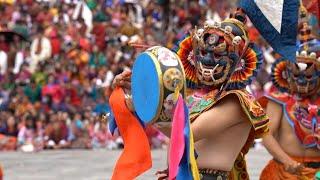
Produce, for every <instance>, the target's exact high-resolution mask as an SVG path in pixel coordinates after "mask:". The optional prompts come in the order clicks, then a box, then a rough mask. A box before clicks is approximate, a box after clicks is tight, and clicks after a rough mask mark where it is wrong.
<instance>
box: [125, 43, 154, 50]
mask: <svg viewBox="0 0 320 180" xmlns="http://www.w3.org/2000/svg"><path fill="white" fill-rule="evenodd" d="M128 45H129V46H131V47H134V48H137V49H148V48H151V47H153V46H151V45H146V44H139V43H128Z"/></svg>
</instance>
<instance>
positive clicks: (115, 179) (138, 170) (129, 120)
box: [109, 88, 152, 180]
mask: <svg viewBox="0 0 320 180" xmlns="http://www.w3.org/2000/svg"><path fill="white" fill-rule="evenodd" d="M109 104H110V106H111V109H112V112H113V113H114V117H115V120H116V123H117V125H118V128H119V132H120V134H121V136H122V138H123V143H124V149H123V152H122V154H121V156H120V158H119V159H118V161H117V164H116V166H115V168H114V170H113V175H112V180H126V179H128V180H129V179H135V178H136V177H137V176H139V175H140V174H142V173H143V172H145V171H146V170H148V169H150V168H151V166H152V161H151V153H150V146H149V142H148V138H147V136H146V134H145V132H144V129H143V127H142V126H141V124H140V122H139V120H138V119H137V118H136V117H135V116H134V115H133V114H132V113H131V112H130V110H129V109H128V108H127V106H126V103H125V98H124V92H123V90H122V89H121V88H117V89H115V90H114V91H113V92H112V94H111V97H110V101H109Z"/></svg>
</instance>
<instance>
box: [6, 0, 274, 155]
mask: <svg viewBox="0 0 320 180" xmlns="http://www.w3.org/2000/svg"><path fill="white" fill-rule="evenodd" d="M234 6H235V1H234V0H228V1H225V0H193V1H187V0H176V1H172V2H171V1H170V0H140V1H137V0H36V1H34V0H0V15H1V18H0V110H1V112H0V150H16V149H19V150H22V151H39V150H42V149H60V148H86V149H91V148H107V149H117V148H122V146H123V145H122V139H121V137H119V136H117V135H115V136H112V135H111V134H110V132H109V130H108V117H107V118H101V117H102V116H103V115H104V114H107V113H109V111H110V107H109V105H108V98H109V95H110V93H111V90H112V89H111V84H112V81H113V78H114V77H115V76H116V75H117V74H119V73H120V72H122V71H123V70H124V69H127V68H130V67H131V66H132V64H133V60H134V59H135V56H136V55H137V54H138V53H139V52H141V51H142V50H143V49H137V48H133V47H131V46H129V45H128V44H130V42H135V43H140V44H145V45H162V46H166V47H168V48H173V46H174V44H175V43H176V42H177V41H178V40H179V39H180V38H182V37H183V36H184V35H185V34H186V33H187V32H188V31H189V30H191V29H192V28H193V27H194V26H195V25H201V24H203V22H204V21H205V20H207V19H211V20H217V21H220V20H222V19H224V18H226V17H228V15H229V12H230V10H231V9H232V7H234ZM249 27H250V28H249V29H248V31H249V34H250V37H251V39H252V40H253V41H255V42H256V43H258V44H259V45H260V47H261V48H262V49H263V51H264V55H265V61H266V62H265V65H264V68H263V70H262V71H261V72H260V74H259V76H258V78H257V81H256V82H254V83H253V85H252V86H250V87H249V89H250V90H251V91H252V92H253V93H254V94H255V95H256V96H261V95H262V94H263V92H264V85H265V84H267V82H268V81H269V78H268V77H269V76H268V73H269V72H270V70H269V69H270V68H269V66H270V63H272V62H273V61H274V58H275V57H274V56H273V52H272V49H271V48H270V47H268V46H267V45H266V43H265V42H264V41H263V39H262V38H261V37H260V36H259V34H258V33H257V30H256V29H255V28H253V27H252V25H250V24H249ZM147 134H148V136H149V140H150V144H151V145H152V147H153V148H162V147H164V146H166V144H167V143H168V140H167V139H166V138H165V137H164V136H163V135H162V134H161V133H160V132H159V131H157V130H156V129H155V128H153V127H152V126H150V127H147Z"/></svg>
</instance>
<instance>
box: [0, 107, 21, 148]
mask: <svg viewBox="0 0 320 180" xmlns="http://www.w3.org/2000/svg"><path fill="white" fill-rule="evenodd" d="M2 115H3V113H2ZM5 118H7V121H4V119H5ZM5 118H1V127H0V150H2V151H11V150H15V149H16V145H17V135H18V128H17V123H16V121H15V119H14V116H13V115H12V114H8V115H6V116H5Z"/></svg>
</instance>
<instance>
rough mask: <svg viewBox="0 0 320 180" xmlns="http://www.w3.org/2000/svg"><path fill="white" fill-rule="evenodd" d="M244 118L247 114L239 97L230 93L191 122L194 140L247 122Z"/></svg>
mask: <svg viewBox="0 0 320 180" xmlns="http://www.w3.org/2000/svg"><path fill="white" fill-rule="evenodd" d="M244 119H245V115H244V112H243V111H242V108H241V105H240V103H239V100H238V98H237V97H236V96H235V95H228V96H227V97H225V98H223V99H222V100H221V101H220V102H219V103H218V104H217V105H215V106H214V108H212V109H210V110H209V111H206V112H204V113H202V114H201V115H200V116H199V117H198V118H197V119H196V120H195V121H194V122H193V123H192V124H191V128H192V132H193V137H194V141H195V142H197V141H199V140H201V139H204V138H206V137H210V136H215V135H217V134H220V133H221V132H222V131H224V130H225V129H227V128H229V127H232V126H234V125H237V124H240V123H243V122H245V121H244Z"/></svg>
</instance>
